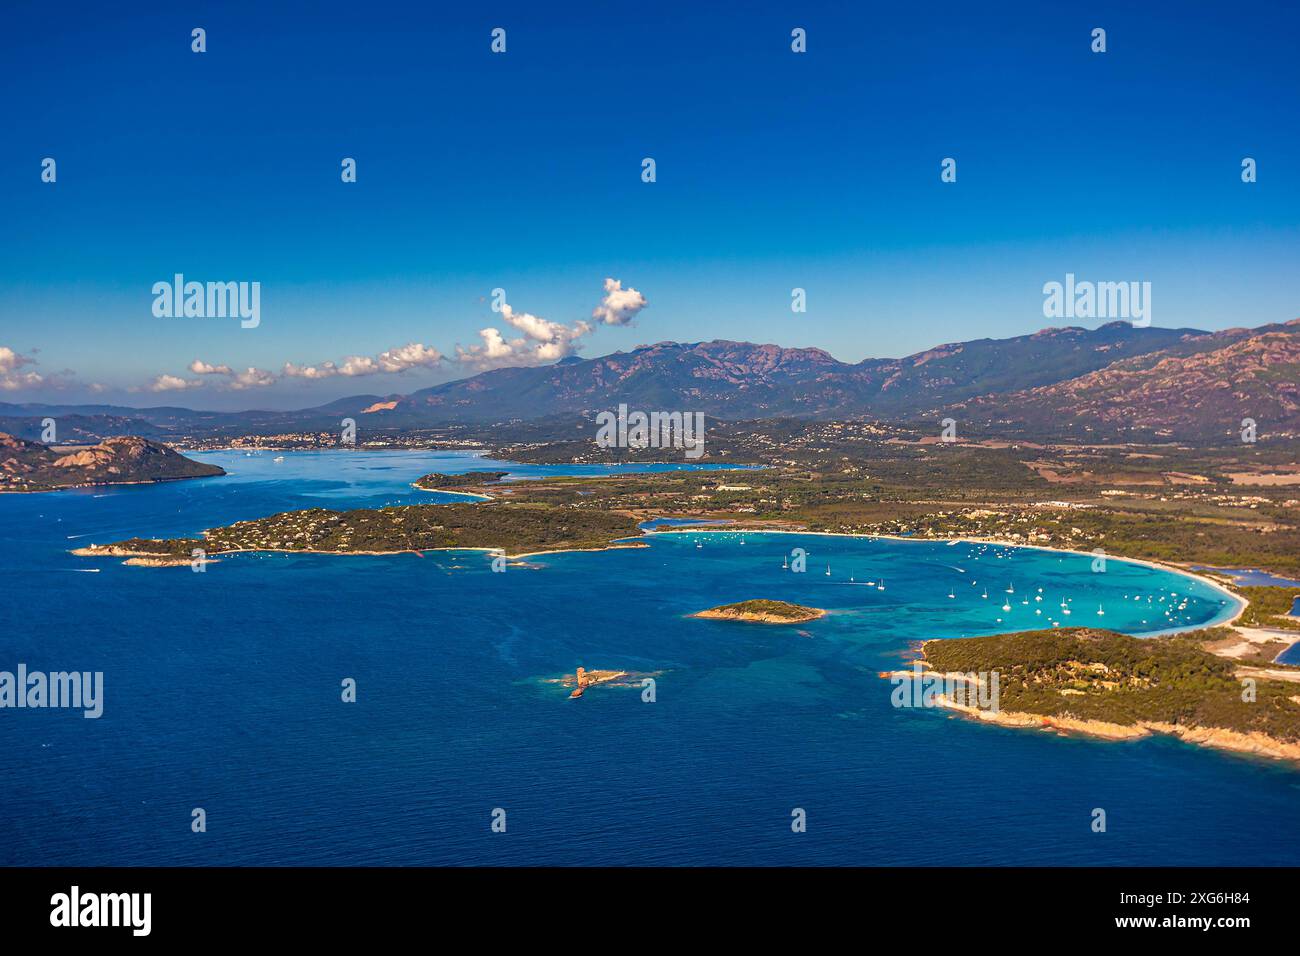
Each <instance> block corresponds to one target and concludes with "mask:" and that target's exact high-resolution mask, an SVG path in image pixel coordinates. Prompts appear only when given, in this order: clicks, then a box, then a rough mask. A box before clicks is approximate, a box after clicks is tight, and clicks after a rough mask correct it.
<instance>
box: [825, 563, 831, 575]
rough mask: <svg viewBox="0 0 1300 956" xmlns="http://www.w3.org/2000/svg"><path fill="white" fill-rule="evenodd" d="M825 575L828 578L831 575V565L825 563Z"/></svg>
mask: <svg viewBox="0 0 1300 956" xmlns="http://www.w3.org/2000/svg"><path fill="white" fill-rule="evenodd" d="M826 576H827V577H828V578H829V577H830V576H831V566H830V565H829V564H828V565H826Z"/></svg>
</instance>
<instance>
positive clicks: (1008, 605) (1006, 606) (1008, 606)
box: [1002, 603, 1011, 611]
mask: <svg viewBox="0 0 1300 956" xmlns="http://www.w3.org/2000/svg"><path fill="white" fill-rule="evenodd" d="M1002 610H1004V611H1010V610H1011V604H1010V603H1007V604H1004V605H1002Z"/></svg>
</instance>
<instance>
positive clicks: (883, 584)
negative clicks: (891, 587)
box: [876, 578, 885, 591]
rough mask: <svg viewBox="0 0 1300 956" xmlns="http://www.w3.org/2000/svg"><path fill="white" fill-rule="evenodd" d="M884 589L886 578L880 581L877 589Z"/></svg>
mask: <svg viewBox="0 0 1300 956" xmlns="http://www.w3.org/2000/svg"><path fill="white" fill-rule="evenodd" d="M884 589H885V579H884V578H881V579H880V583H879V584H877V585H876V590H877V591H883V590H884Z"/></svg>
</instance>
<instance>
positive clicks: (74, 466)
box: [0, 432, 225, 492]
mask: <svg viewBox="0 0 1300 956" xmlns="http://www.w3.org/2000/svg"><path fill="white" fill-rule="evenodd" d="M224 474H225V471H224V470H223V469H221V468H218V467H217V466H216V465H205V464H203V463H201V462H197V461H193V460H191V459H189V458H186V457H185V456H184V455H179V454H177V453H176V452H174V451H172V450H171V449H170V448H168V447H166V446H165V445H160V444H158V443H157V442H152V441H149V440H148V439H145V438H108V439H105V440H104V441H103V442H102V443H101V444H98V445H90V446H87V447H76V448H63V447H58V446H49V445H42V444H40V443H38V442H30V441H24V440H23V439H21V438H15V437H14V436H13V435H9V434H6V433H3V432H0V492H4V491H49V490H52V489H55V488H70V487H75V486H79V485H113V484H124V483H131V482H143V481H170V480H172V479H176V478H204V477H208V476H211V475H224Z"/></svg>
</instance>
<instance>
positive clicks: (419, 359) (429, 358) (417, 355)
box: [378, 342, 442, 372]
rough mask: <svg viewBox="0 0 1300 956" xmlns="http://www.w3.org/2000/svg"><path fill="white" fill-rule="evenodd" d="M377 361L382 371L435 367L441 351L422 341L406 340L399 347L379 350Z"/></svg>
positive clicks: (438, 362) (440, 356)
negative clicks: (383, 350) (406, 341)
mask: <svg viewBox="0 0 1300 956" xmlns="http://www.w3.org/2000/svg"><path fill="white" fill-rule="evenodd" d="M378 361H379V368H380V369H381V370H382V371H384V372H405V371H406V370H407V369H408V368H437V366H438V365H440V364H441V363H442V353H441V352H439V351H438V350H437V349H435V348H432V347H430V346H426V345H425V344H424V343H422V342H408V343H407V344H405V345H403V346H402V347H401V348H399V349H389V350H388V351H386V352H380V353H379V358H378Z"/></svg>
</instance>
